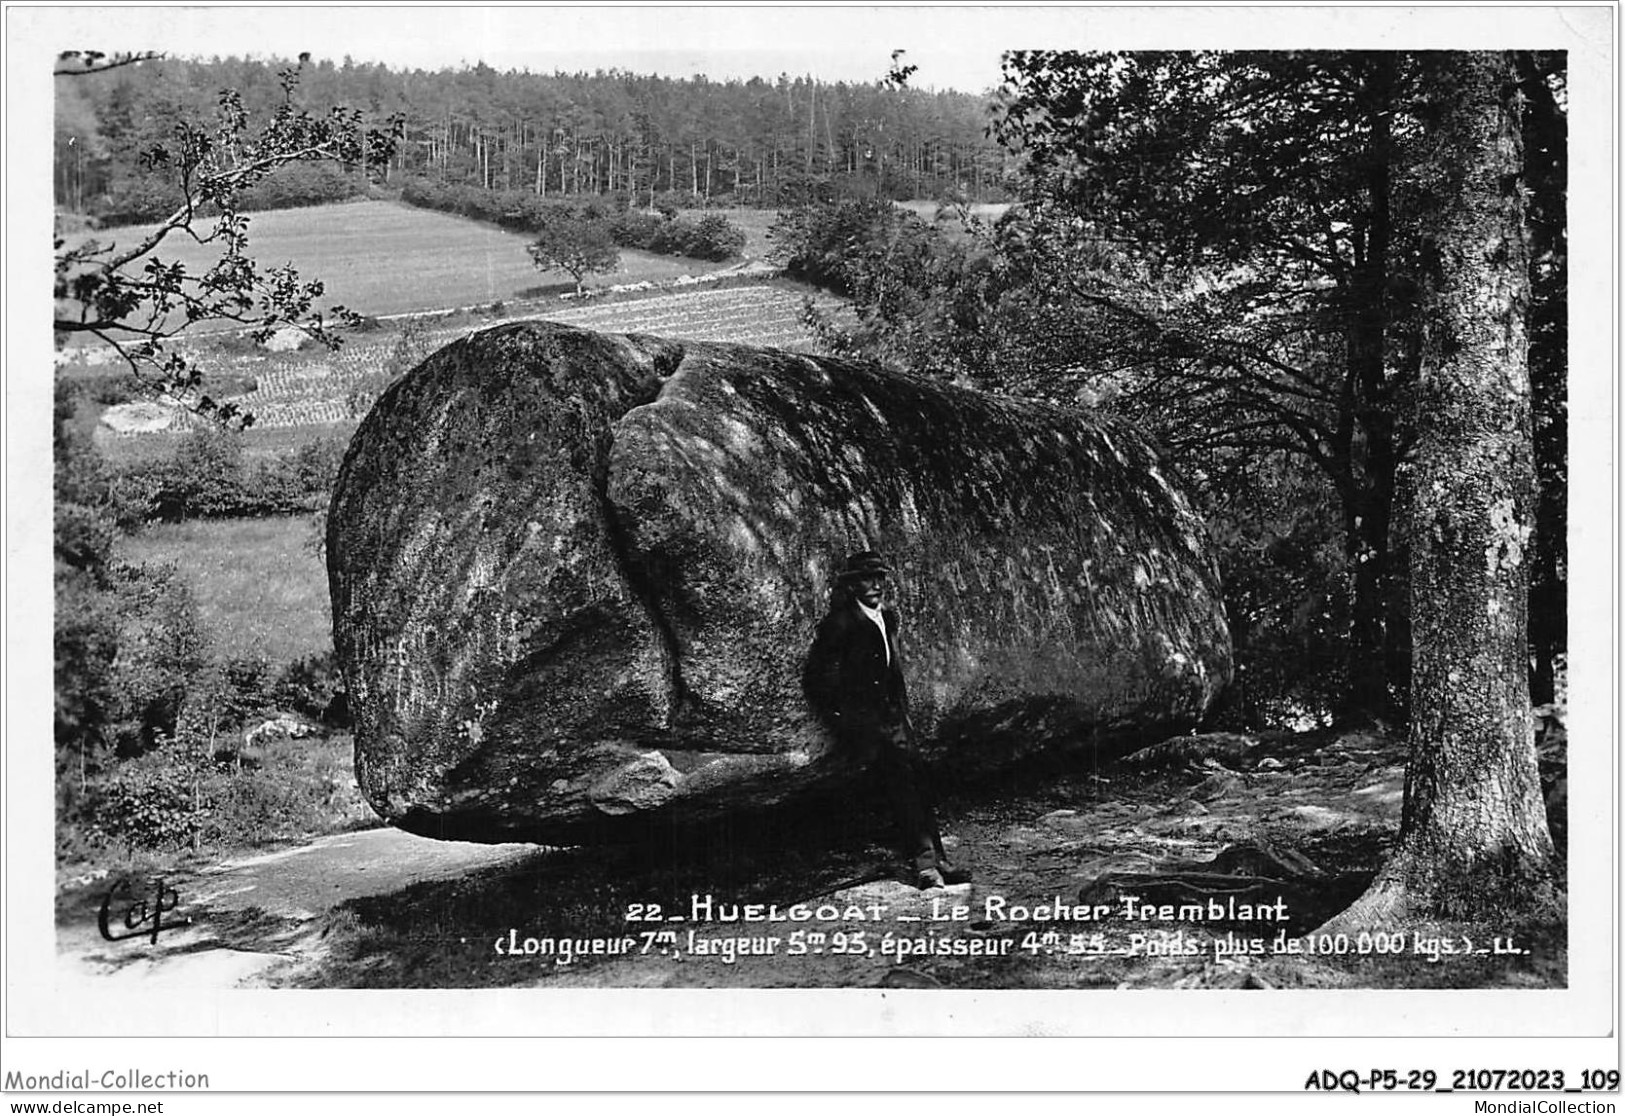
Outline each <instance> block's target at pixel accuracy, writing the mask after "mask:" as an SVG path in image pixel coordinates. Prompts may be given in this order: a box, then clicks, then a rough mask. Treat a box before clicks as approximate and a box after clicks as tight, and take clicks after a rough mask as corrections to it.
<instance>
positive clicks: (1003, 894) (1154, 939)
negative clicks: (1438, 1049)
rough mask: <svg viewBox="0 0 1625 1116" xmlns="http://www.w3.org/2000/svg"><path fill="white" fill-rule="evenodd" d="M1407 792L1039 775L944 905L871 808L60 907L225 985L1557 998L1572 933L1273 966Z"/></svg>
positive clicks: (951, 805) (1014, 799)
mask: <svg viewBox="0 0 1625 1116" xmlns="http://www.w3.org/2000/svg"><path fill="white" fill-rule="evenodd" d="M1403 777H1404V770H1403V766H1402V757H1401V756H1400V754H1399V751H1398V749H1397V747H1396V746H1395V745H1394V744H1393V743H1392V742H1390V741H1386V740H1383V739H1382V738H1380V737H1371V736H1362V735H1348V736H1342V737H1334V736H1331V735H1329V734H1322V735H1320V736H1314V737H1282V738H1277V739H1275V740H1273V741H1265V742H1261V743H1260V742H1245V741H1243V742H1240V743H1237V742H1235V741H1230V742H1228V743H1227V742H1226V741H1223V740H1221V741H1219V746H1217V747H1214V748H1206V749H1197V750H1194V751H1193V750H1190V749H1176V750H1174V751H1173V752H1172V753H1171V754H1170V755H1168V756H1165V757H1163V761H1162V762H1160V763H1157V762H1150V763H1142V764H1139V765H1120V766H1118V767H1114V768H1109V769H1105V770H1100V771H1076V770H1074V771H1071V772H1066V773H1054V772H1051V773H1047V774H1040V773H1036V772H1029V773H1028V774H1027V775H1025V776H1024V777H1023V778H1022V779H1019V780H1016V781H1012V782H1009V783H1006V784H1004V785H1002V786H999V787H997V788H993V789H992V790H991V792H990V791H989V789H988V788H985V787H984V788H979V789H978V793H977V795H976V797H975V798H974V799H971V798H969V797H964V798H960V799H955V798H954V797H952V796H950V797H949V799H948V801H947V802H946V803H945V808H944V810H943V816H944V820H945V823H946V824H945V828H946V829H947V830H948V831H949V832H950V833H951V834H952V836H951V837H950V838H949V843H950V844H951V845H953V846H955V847H956V852H955V856H956V859H958V860H959V861H961V862H962V863H965V864H968V865H970V866H972V867H973V868H974V869H975V873H976V876H975V882H974V883H973V884H970V885H962V886H960V887H957V888H950V889H946V890H937V891H930V892H922V891H918V890H916V889H915V888H913V887H911V886H909V885H908V884H907V883H906V882H904V878H905V877H904V876H903V875H902V873H901V872H899V871H898V870H897V869H896V867H895V866H894V865H892V864H891V863H890V862H889V860H888V857H887V854H886V851H885V849H884V848H883V847H882V846H881V845H879V844H877V843H876V842H875V840H874V837H875V836H876V835H877V834H879V833H881V832H882V831H883V826H882V824H881V823H880V819H878V818H877V817H876V816H875V815H874V814H873V813H865V812H863V811H860V810H853V811H852V812H850V813H842V814H840V815H839V816H835V815H832V814H831V813H829V812H827V811H826V812H825V813H824V814H822V815H821V818H820V820H821V822H822V824H821V825H819V826H812V827H809V826H808V825H807V823H806V822H805V821H804V820H802V821H797V822H796V823H794V825H790V823H788V822H785V821H783V820H782V819H775V820H773V821H772V822H771V823H763V824H760V825H757V826H755V827H753V828H746V827H744V826H743V823H741V825H740V826H736V827H731V828H727V829H723V830H719V831H717V832H715V833H712V834H709V835H703V836H701V837H700V838H697V839H696V840H694V841H692V842H686V843H685V844H684V847H683V848H682V849H681V850H680V851H673V850H664V851H662V850H650V849H614V848H612V849H545V848H540V847H535V846H525V845H503V846H488V845H470V844H460V843H449V842H438V841H432V840H427V839H423V838H418V837H413V836H411V835H408V834H405V833H401V832H399V831H396V830H389V829H379V830H373V831H367V832H361V833H353V834H346V835H342V836H337V837H330V838H326V839H324V840H321V841H317V842H315V843H313V844H311V845H308V846H305V847H302V848H298V849H290V850H285V851H282V852H276V853H271V854H268V855H263V856H258V857H255V858H252V859H246V860H239V861H235V862H231V863H226V864H221V865H218V866H216V867H213V868H210V869H208V870H205V871H196V872H191V873H179V874H175V875H172V876H171V877H169V878H168V879H167V880H166V886H168V887H170V888H172V889H173V890H174V898H175V902H176V906H177V909H176V912H175V913H174V914H166V915H164V917H165V918H166V919H167V918H174V917H181V916H184V917H189V918H190V919H191V925H190V926H187V927H183V928H178V929H173V930H164V931H163V932H162V933H161V934H160V935H159V940H158V942H157V943H156V944H153V943H151V942H150V941H149V940H147V939H146V938H139V939H130V940H126V941H119V942H107V941H104V940H103V939H102V938H101V936H100V934H99V933H98V930H97V925H96V916H97V913H98V908H99V905H100V902H101V898H102V895H104V894H105V892H106V887H107V886H108V882H107V881H103V883H102V884H101V885H98V886H97V887H94V888H85V889H81V890H78V891H76V892H71V893H65V894H64V896H63V898H62V901H61V902H59V912H58V933H59V949H60V951H61V954H62V959H63V964H64V965H65V966H67V967H68V968H69V969H70V970H71V971H73V972H75V973H78V974H80V975H83V976H85V977H86V978H87V979H95V980H107V979H118V980H142V981H165V982H174V983H178V984H202V985H207V986H211V987H229V986H244V985H246V986H258V987H306V988H333V987H341V988H342V987H430V988H454V987H469V988H478V987H538V986H541V987H603V986H608V987H744V988H770V987H876V986H879V987H916V988H936V987H941V988H1122V987H1160V988H1170V987H1239V988H1246V987H1276V986H1280V985H1294V986H1305V985H1308V986H1321V985H1340V986H1357V987H1425V986H1444V987H1457V986H1460V987H1497V986H1516V987H1552V986H1560V985H1561V984H1562V982H1563V980H1564V979H1565V976H1564V974H1565V971H1566V949H1565V947H1564V943H1563V940H1562V934H1561V933H1559V934H1558V936H1557V938H1556V939H1553V938H1551V937H1550V936H1549V935H1548V937H1547V938H1544V939H1541V940H1539V941H1526V942H1525V943H1524V944H1523V945H1522V946H1520V947H1519V948H1520V949H1523V950H1524V952H1520V953H1516V954H1510V955H1501V954H1495V955H1493V956H1491V955H1489V954H1490V950H1489V948H1488V943H1485V942H1480V943H1478V944H1477V948H1478V949H1479V951H1478V952H1473V953H1470V954H1468V955H1467V956H1463V957H1449V958H1443V959H1441V958H1438V957H1433V956H1429V955H1427V954H1426V953H1424V952H1421V951H1419V949H1418V948H1417V946H1416V943H1411V944H1410V945H1408V947H1407V949H1406V950H1405V952H1404V954H1403V955H1402V956H1398V957H1380V958H1378V957H1356V956H1349V957H1344V958H1340V959H1337V960H1336V961H1335V962H1331V963H1328V961H1329V960H1330V959H1314V958H1301V957H1293V958H1289V959H1286V960H1285V961H1283V960H1282V959H1281V958H1279V957H1271V956H1263V955H1260V952H1259V951H1260V950H1263V951H1264V953H1266V954H1267V953H1268V951H1269V949H1270V944H1269V943H1271V942H1273V940H1274V939H1275V938H1276V937H1277V936H1278V935H1281V936H1284V937H1291V938H1297V937H1299V936H1301V935H1303V934H1305V933H1306V932H1307V931H1309V930H1310V929H1312V928H1313V927H1314V926H1315V925H1317V924H1318V923H1319V922H1320V921H1322V920H1323V919H1325V918H1326V917H1329V916H1330V915H1331V914H1333V913H1335V912H1336V911H1338V910H1341V909H1342V908H1343V907H1345V906H1346V905H1347V904H1348V903H1349V902H1350V901H1351V900H1352V899H1353V898H1354V897H1355V896H1357V895H1358V894H1359V893H1360V892H1361V891H1362V890H1363V889H1364V887H1365V885H1366V883H1367V882H1368V881H1369V879H1370V877H1371V875H1372V874H1373V873H1374V871H1375V870H1376V868H1377V866H1378V865H1379V864H1380V863H1381V861H1382V859H1383V857H1384V856H1385V855H1386V852H1387V849H1388V846H1389V844H1390V842H1391V839H1392V836H1393V834H1394V832H1395V831H1396V829H1397V826H1398V818H1399V809H1400V803H1401V798H1402V794H1403ZM121 901H122V902H123V905H124V906H128V905H129V901H128V899H123V900H121ZM1210 901H1216V902H1218V903H1219V904H1220V906H1219V907H1217V908H1215V907H1209V906H1206V905H1202V904H1207V903H1209V902H1210ZM750 904H754V905H755V906H754V907H749V906H747V905H750ZM1198 905H1200V907H1199V909H1198ZM120 909H121V908H120ZM115 919H116V914H115ZM119 930H122V925H119V924H117V923H116V922H115V931H119ZM1515 930H1517V928H1507V933H1508V935H1509V936H1510V935H1511V934H1513V933H1514V931H1515ZM1259 943H1263V944H1262V945H1260V944H1259ZM1351 950H1352V947H1351Z"/></svg>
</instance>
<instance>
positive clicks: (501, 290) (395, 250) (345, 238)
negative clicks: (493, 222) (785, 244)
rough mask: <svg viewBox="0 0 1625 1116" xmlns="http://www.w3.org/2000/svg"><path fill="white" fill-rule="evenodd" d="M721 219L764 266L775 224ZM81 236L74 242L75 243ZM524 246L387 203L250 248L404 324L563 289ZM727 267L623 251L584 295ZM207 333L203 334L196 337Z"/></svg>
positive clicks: (488, 230) (257, 231) (755, 213)
mask: <svg viewBox="0 0 1625 1116" xmlns="http://www.w3.org/2000/svg"><path fill="white" fill-rule="evenodd" d="M711 212H722V213H723V215H724V216H726V217H728V219H729V220H731V221H733V222H734V223H735V224H737V225H739V226H740V228H742V229H743V230H744V231H745V235H746V248H745V252H746V258H747V259H761V258H762V257H763V255H765V253H766V251H767V247H768V245H767V238H766V232H767V228H768V226H769V225H771V224H772V222H773V220H774V218H775V217H776V216H777V214H775V213H773V212H771V211H767V210H729V211H711ZM142 231H143V230H141V229H140V228H117V229H104V230H101V231H100V232H96V233H93V234H88V235H91V236H94V237H95V238H96V239H97V240H100V241H102V242H104V243H105V242H108V241H113V242H116V243H122V242H126V241H131V240H134V239H135V238H136V237H138V236H139V235H140V234H141V233H142ZM85 235H87V234H80V235H79V236H76V237H72V238H70V239H71V240H74V241H78V240H81V239H83V238H84V237H85ZM530 239H531V238H530V237H527V236H525V235H524V234H522V233H516V232H509V231H507V230H505V229H498V228H493V227H492V226H490V225H484V224H481V223H479V222H477V221H471V220H469V219H467V218H464V217H455V216H452V215H450V214H445V213H436V212H434V211H432V210H427V209H416V208H413V207H412V206H409V205H404V204H401V203H398V202H387V201H353V202H344V203H341V204H338V205H325V206H315V207H312V208H308V209H283V210H274V211H272V212H268V213H254V214H250V215H249V244H250V247H251V250H252V252H253V255H254V258H255V259H256V260H258V261H259V262H260V264H261V265H262V266H277V265H281V264H284V263H292V264H293V265H294V266H295V267H296V268H298V269H299V272H300V274H301V276H303V277H305V278H306V279H311V278H319V279H321V281H322V282H323V284H324V285H325V288H326V299H325V302H326V304H327V305H329V306H331V305H342V306H347V307H349V308H350V309H352V310H355V311H357V312H359V313H362V314H371V315H385V314H404V313H410V312H413V311H421V310H440V309H447V308H451V307H461V306H474V305H483V304H489V303H492V302H499V301H511V300H513V299H516V298H524V297H527V296H526V292H528V291H533V290H534V289H535V288H537V287H540V286H551V285H555V284H559V283H568V282H569V281H570V278H569V276H568V275H566V274H565V273H564V272H561V271H554V272H541V271H537V270H536V267H535V265H534V264H532V263H531V259H530V256H529V255H528V254H527V253H526V251H525V246H526V245H527V244H528V243H529V242H530ZM160 255H161V256H162V257H163V258H164V259H166V260H167V259H178V260H180V261H181V262H183V263H185V264H186V266H187V268H188V270H190V271H193V272H197V271H201V270H203V269H204V268H206V267H207V266H208V264H209V263H210V261H211V260H212V259H213V258H214V257H213V255H212V254H211V253H210V252H209V251H208V249H206V248H204V247H201V246H199V245H196V244H193V243H191V242H189V241H184V238H182V237H178V236H176V237H172V238H171V239H170V240H169V241H166V242H165V244H164V247H163V250H162V251H161V253H160ZM729 266H730V265H729V264H724V263H712V262H708V261H705V260H690V259H684V258H681V257H677V256H660V255H655V254H653V253H649V252H638V251H633V250H630V249H623V250H622V252H621V266H620V268H619V270H617V271H615V272H613V273H610V274H606V275H596V276H589V277H588V280H587V286H588V288H589V289H591V288H597V287H607V286H611V285H615V284H625V283H644V282H648V283H666V282H670V281H672V280H674V279H676V278H677V277H678V276H681V275H705V274H710V273H713V272H717V271H721V270H725V269H726V268H727V267H729ZM200 328H203V327H200Z"/></svg>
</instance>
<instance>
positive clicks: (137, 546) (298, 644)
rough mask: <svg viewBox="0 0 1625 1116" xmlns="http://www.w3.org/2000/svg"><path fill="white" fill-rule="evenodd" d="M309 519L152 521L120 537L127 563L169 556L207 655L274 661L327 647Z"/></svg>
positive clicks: (321, 576) (326, 618) (320, 569)
mask: <svg viewBox="0 0 1625 1116" xmlns="http://www.w3.org/2000/svg"><path fill="white" fill-rule="evenodd" d="M313 537H314V527H313V525H312V521H311V520H310V519H309V518H308V517H305V516H293V517H285V518H276V519H212V520H193V521H191V522H188V523H174V524H153V525H152V526H150V527H147V528H145V529H143V530H142V531H141V532H140V533H138V534H136V535H132V536H126V537H123V538H121V539H120V540H119V557H120V558H121V559H123V560H124V561H128V562H173V563H175V565H176V566H177V567H178V568H179V569H180V571H181V576H182V577H183V578H184V579H185V580H186V584H187V585H188V587H190V588H191V590H192V592H193V594H194V595H195V596H196V598H197V602H198V610H199V612H200V613H201V614H202V618H203V623H204V626H205V627H206V628H207V629H208V632H209V635H210V638H211V639H212V641H213V643H212V646H211V647H210V654H211V657H212V658H214V659H216V660H221V659H264V660H266V661H267V662H269V663H271V664H272V665H273V666H276V665H281V664H285V663H289V662H292V661H294V660H295V659H299V658H303V657H304V656H306V655H315V654H320V653H322V652H326V651H330V650H332V647H333V626H332V621H331V619H330V617H331V612H330V608H329V604H328V598H327V570H326V568H325V567H324V565H323V564H322V560H321V559H320V558H318V557H317V556H316V554H315V553H314V551H313V550H312V549H311V546H310V545H309V544H310V541H311V539H312V538H313Z"/></svg>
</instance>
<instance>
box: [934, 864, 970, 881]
mask: <svg viewBox="0 0 1625 1116" xmlns="http://www.w3.org/2000/svg"><path fill="white" fill-rule="evenodd" d="M937 873H938V874H939V875H940V876H941V877H942V880H943V882H944V883H947V884H962V883H970V879H971V871H970V869H969V868H956V867H954V866H953V865H952V864H939V865H938V866H937Z"/></svg>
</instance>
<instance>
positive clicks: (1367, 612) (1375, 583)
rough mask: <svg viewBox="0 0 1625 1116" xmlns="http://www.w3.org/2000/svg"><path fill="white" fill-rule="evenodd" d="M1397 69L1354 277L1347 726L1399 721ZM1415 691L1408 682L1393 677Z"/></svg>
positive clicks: (1383, 64) (1374, 88)
mask: <svg viewBox="0 0 1625 1116" xmlns="http://www.w3.org/2000/svg"><path fill="white" fill-rule="evenodd" d="M1395 67H1396V62H1395V61H1394V59H1393V58H1392V56H1389V57H1386V58H1379V60H1378V61H1377V62H1376V63H1375V64H1374V65H1373V66H1372V68H1371V70H1370V72H1369V73H1368V75H1367V77H1366V80H1365V83H1364V93H1365V96H1364V98H1363V99H1364V102H1365V105H1366V110H1367V114H1368V118H1369V120H1370V127H1371V139H1370V141H1369V150H1368V153H1367V160H1366V164H1367V170H1366V173H1365V179H1366V191H1367V193H1368V195H1369V197H1370V201H1369V210H1368V214H1369V222H1368V224H1367V231H1366V251H1365V253H1364V259H1363V260H1362V261H1361V266H1360V267H1359V269H1358V273H1357V274H1356V276H1355V278H1354V279H1353V284H1352V285H1353V287H1354V290H1353V297H1352V298H1351V299H1350V311H1349V320H1348V323H1347V326H1346V337H1347V342H1346V344H1347V356H1346V360H1347V362H1348V369H1347V374H1346V378H1345V385H1346V394H1345V397H1344V404H1343V410H1344V412H1345V414H1346V415H1347V419H1346V420H1345V421H1346V422H1347V423H1348V424H1349V425H1350V429H1351V431H1352V430H1358V432H1359V449H1358V450H1353V448H1352V447H1350V450H1351V458H1354V459H1352V460H1351V461H1350V463H1349V464H1350V484H1349V488H1350V491H1349V493H1348V494H1347V495H1346V496H1345V497H1344V515H1345V532H1346V534H1345V539H1346V551H1345V553H1346V555H1347V557H1348V561H1349V572H1348V577H1349V590H1350V594H1349V628H1348V652H1347V658H1346V660H1345V664H1346V682H1347V685H1346V688H1345V691H1344V702H1343V707H1342V708H1341V709H1339V710H1338V716H1337V720H1338V722H1339V723H1340V724H1372V723H1375V722H1386V721H1391V720H1392V701H1391V700H1390V697H1389V682H1390V681H1391V680H1390V679H1389V677H1388V669H1387V667H1388V661H1387V660H1388V656H1387V654H1386V649H1387V635H1386V628H1387V618H1388V594H1389V578H1388V530H1389V525H1390V521H1391V519H1392V515H1393V496H1394V480H1395V473H1396V470H1397V467H1398V462H1397V460H1396V455H1395V452H1394V416H1393V413H1392V407H1393V403H1392V401H1391V400H1390V398H1389V395H1390V392H1389V390H1388V387H1387V367H1388V281H1389V275H1388V270H1389V241H1390V239H1391V235H1390V234H1391V227H1390V226H1391V214H1390V212H1389V194H1390V185H1391V183H1390V165H1391V159H1392V142H1391V136H1390V131H1391V128H1392V119H1393V101H1394V83H1395ZM1393 681H1397V682H1399V683H1401V684H1402V685H1403V684H1406V683H1408V681H1409V680H1408V679H1397V680H1393Z"/></svg>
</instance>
